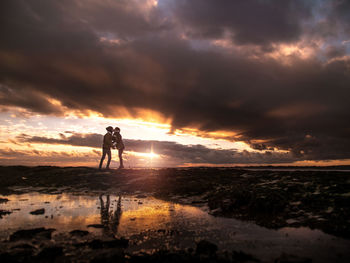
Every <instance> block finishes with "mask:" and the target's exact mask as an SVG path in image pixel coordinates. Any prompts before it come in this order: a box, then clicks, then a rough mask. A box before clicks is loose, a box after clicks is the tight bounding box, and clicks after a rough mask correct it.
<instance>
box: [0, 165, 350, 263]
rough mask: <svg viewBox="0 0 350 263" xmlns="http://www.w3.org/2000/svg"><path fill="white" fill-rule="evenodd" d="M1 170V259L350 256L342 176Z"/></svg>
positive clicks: (348, 179) (348, 183) (348, 177)
mask: <svg viewBox="0 0 350 263" xmlns="http://www.w3.org/2000/svg"><path fill="white" fill-rule="evenodd" d="M0 172H1V175H0V179H1V188H0V194H1V196H0V211H1V213H0V218H1V219H0V223H1V226H0V238H1V240H2V241H1V244H0V252H1V254H0V260H1V261H2V262H5V261H11V260H12V261H19V260H22V261H23V260H24V261H42V260H47V259H55V260H56V261H58V262H60V261H62V262H67V261H76V262H90V261H97V262H98V261H99V260H101V261H104V262H105V261H108V260H110V261H113V260H119V261H122V262H123V261H125V262H147V261H150V262H154V261H158V262H179V261H183V262H193V261H197V262H253V261H255V262H256V261H261V262H331V261H334V262H348V261H349V259H350V254H349V252H348V247H350V240H349V233H350V232H349V229H350V227H349V225H350V222H349V218H350V217H349V205H348V204H349V199H350V194H349V193H350V173H349V172H347V171H294V170H292V171H290V170H288V171H271V170H244V169H228V168H222V169H220V168H189V169H125V170H122V171H118V170H110V171H98V170H97V169H93V168H84V167H67V168H58V167H33V168H29V167H1V168H0ZM107 196H109V197H107ZM107 204H108V205H107ZM107 207H108V209H107ZM22 230H25V231H24V232H23V231H22ZM21 231H22V232H21ZM4 260H5V261H4Z"/></svg>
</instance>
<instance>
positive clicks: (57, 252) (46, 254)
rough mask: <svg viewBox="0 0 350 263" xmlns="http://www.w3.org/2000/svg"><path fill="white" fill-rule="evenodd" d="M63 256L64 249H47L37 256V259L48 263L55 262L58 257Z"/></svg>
mask: <svg viewBox="0 0 350 263" xmlns="http://www.w3.org/2000/svg"><path fill="white" fill-rule="evenodd" d="M62 255H63V247H55V246H53V247H45V248H44V249H43V250H41V251H40V252H39V254H38V255H37V256H36V258H37V259H43V260H45V261H46V262H49V261H53V260H55V259H56V258H57V257H59V256H62Z"/></svg>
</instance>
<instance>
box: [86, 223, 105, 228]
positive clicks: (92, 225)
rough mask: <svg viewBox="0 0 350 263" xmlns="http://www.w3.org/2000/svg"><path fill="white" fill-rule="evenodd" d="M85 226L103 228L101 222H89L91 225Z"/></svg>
mask: <svg viewBox="0 0 350 263" xmlns="http://www.w3.org/2000/svg"><path fill="white" fill-rule="evenodd" d="M87 227H94V228H103V225H102V224H91V225H88V226H87Z"/></svg>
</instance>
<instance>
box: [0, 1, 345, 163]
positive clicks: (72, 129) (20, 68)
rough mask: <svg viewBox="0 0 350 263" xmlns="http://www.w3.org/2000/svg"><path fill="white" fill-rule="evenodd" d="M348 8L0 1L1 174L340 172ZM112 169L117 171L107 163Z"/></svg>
mask: <svg viewBox="0 0 350 263" xmlns="http://www.w3.org/2000/svg"><path fill="white" fill-rule="evenodd" d="M349 21H350V1H347V0H309V1H303V0H285V1H280V0H236V1H231V0H221V1H217V0H158V1H157V0H60V1H53V0H52V1H51V0H35V1H34V0H26V1H25V0H2V1H0V165H30V166H34V165H58V166H67V165H69V166H80V165H84V166H92V167H93V166H97V165H98V162H99V159H100V156H101V145H102V138H103V135H104V134H105V133H106V130H105V128H106V127H107V126H109V125H111V126H113V127H116V126H118V127H120V129H121V135H122V136H123V139H124V142H125V147H126V149H125V153H124V158H125V166H126V167H178V166H186V167H187V166H236V165H341V164H347V165H349V164H350V138H349V135H350V121H349V120H350V23H349ZM112 155H113V161H112V166H117V165H118V158H117V152H116V150H113V151H112Z"/></svg>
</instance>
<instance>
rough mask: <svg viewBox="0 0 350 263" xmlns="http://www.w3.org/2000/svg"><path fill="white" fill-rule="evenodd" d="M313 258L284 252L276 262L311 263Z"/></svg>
mask: <svg viewBox="0 0 350 263" xmlns="http://www.w3.org/2000/svg"><path fill="white" fill-rule="evenodd" d="M311 262H312V259H310V258H303V257H298V256H294V255H289V254H285V253H282V255H281V256H280V257H279V258H277V259H276V260H275V263H311Z"/></svg>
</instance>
